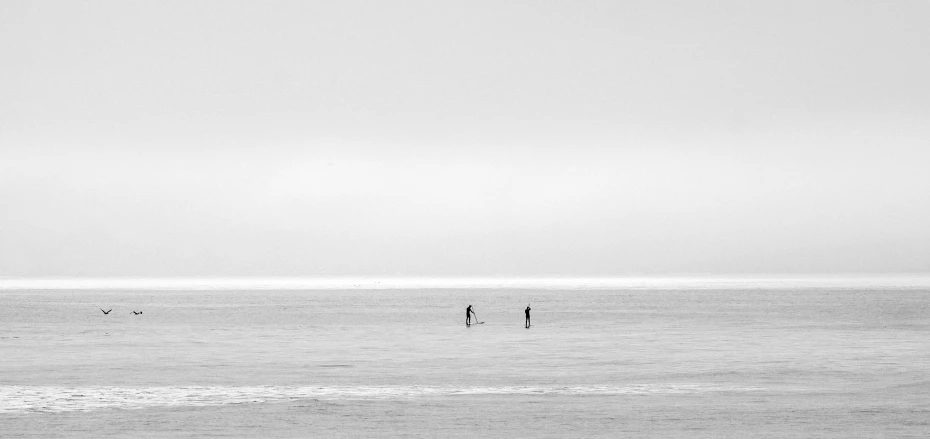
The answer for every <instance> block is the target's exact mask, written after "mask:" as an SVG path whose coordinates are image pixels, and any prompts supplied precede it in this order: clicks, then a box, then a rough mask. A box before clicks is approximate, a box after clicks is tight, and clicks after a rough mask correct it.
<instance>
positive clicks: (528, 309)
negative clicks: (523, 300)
mask: <svg viewBox="0 0 930 439" xmlns="http://www.w3.org/2000/svg"><path fill="white" fill-rule="evenodd" d="M523 313H524V314H526V323H525V325H524V327H525V328H529V327H530V304H528V303H527V304H526V309H525V310H523Z"/></svg>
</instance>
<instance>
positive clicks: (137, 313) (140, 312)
mask: <svg viewBox="0 0 930 439" xmlns="http://www.w3.org/2000/svg"><path fill="white" fill-rule="evenodd" d="M132 313H133V314H135V315H139V314H142V311H139V312H135V311H133V312H132Z"/></svg>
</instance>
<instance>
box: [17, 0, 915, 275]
mask: <svg viewBox="0 0 930 439" xmlns="http://www.w3.org/2000/svg"><path fill="white" fill-rule="evenodd" d="M928 16H930V2H925V1H896V2H880V1H829V0H825V1H817V2H810V1H778V2H745V1H627V2H621V1H610V2H597V1H577V2H552V1H533V2H530V1H525V2H524V1H511V2H508V1H469V2H438V1H395V2H378V1H332V2H304V1H263V2H244V1H190V0H185V1H157V2H156V1H151V2H141V1H88V2H85V1H51V0H50V1H41V2H31V1H15V0H14V1H5V2H2V3H0V41H2V42H3V43H0V277H4V276H5V277H54V276H69V277H133V276H141V277H242V276H262V277H275V276H426V277H443V276H451V277H472V276H478V277H480V276H492V277H495V276H496V277H507V276H515V277H532V276H555V277H597V276H625V275H666V274H682V273H684V274H694V273H697V274H714V273H724V274H725V273H737V274H752V273H774V274H779V273H785V274H791V273H813V274H823V273H907V272H928V271H930V227H928V224H930V191H928V189H930V172H928V169H930V81H927V80H926V78H928V77H930V53H928V51H930V27H928V26H927V25H926V17H928Z"/></svg>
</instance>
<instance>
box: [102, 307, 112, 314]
mask: <svg viewBox="0 0 930 439" xmlns="http://www.w3.org/2000/svg"><path fill="white" fill-rule="evenodd" d="M100 311H103V308H100ZM110 311H113V308H110V309H109V311H103V313H104V314H109V313H110Z"/></svg>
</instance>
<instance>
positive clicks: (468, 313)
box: [465, 305, 478, 326]
mask: <svg viewBox="0 0 930 439" xmlns="http://www.w3.org/2000/svg"><path fill="white" fill-rule="evenodd" d="M471 316H475V320H476V321H477V320H478V315H477V314H475V312H474V311H472V310H471V305H468V308H465V326H470V325H471Z"/></svg>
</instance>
